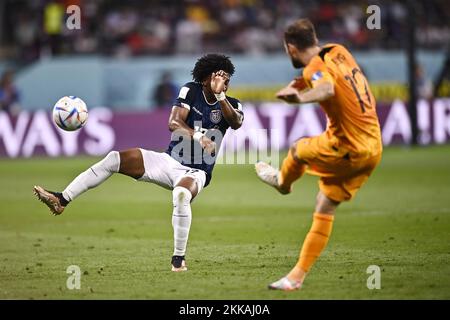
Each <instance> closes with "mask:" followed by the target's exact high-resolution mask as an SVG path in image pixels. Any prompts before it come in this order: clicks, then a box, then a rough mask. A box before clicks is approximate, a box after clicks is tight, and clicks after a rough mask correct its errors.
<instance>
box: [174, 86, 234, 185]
mask: <svg viewBox="0 0 450 320" xmlns="http://www.w3.org/2000/svg"><path fill="white" fill-rule="evenodd" d="M227 100H228V101H229V102H230V104H231V105H232V106H233V108H235V109H236V110H237V111H238V112H239V113H241V114H242V115H243V113H242V105H241V103H240V102H239V100H237V99H234V98H231V97H228V96H227ZM174 106H175V107H179V108H186V109H188V110H189V114H188V116H187V119H186V124H187V125H188V126H189V127H191V128H192V129H194V130H200V131H202V132H204V133H205V135H206V136H208V137H209V138H211V140H213V141H214V142H215V143H216V150H217V151H218V150H219V148H220V144H221V142H222V138H223V137H224V136H225V132H226V131H227V129H228V128H229V127H230V125H229V124H228V122H227V121H226V120H225V118H224V117H223V115H222V111H221V109H220V104H219V102H218V101H217V102H215V103H213V104H210V103H208V101H207V100H206V97H205V94H204V93H203V89H202V84H200V83H196V82H188V83H186V84H185V85H184V86H183V87H182V88H181V89H180V93H179V95H178V98H177V99H176V100H175V103H174ZM166 152H167V153H168V154H169V155H170V156H171V157H172V158H174V159H175V160H177V161H179V162H180V163H181V164H183V165H185V166H187V167H190V168H193V169H200V170H203V171H205V172H206V183H205V186H207V185H208V184H209V182H210V181H211V177H212V171H213V168H214V164H215V162H216V155H214V154H213V155H209V154H208V153H207V152H204V151H203V149H202V147H201V146H200V144H199V143H198V142H197V141H194V140H192V139H186V137H182V136H180V135H177V133H176V132H173V133H172V137H171V141H170V144H169V148H168V149H167V151H166Z"/></svg>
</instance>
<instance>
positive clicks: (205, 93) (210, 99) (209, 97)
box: [202, 88, 217, 104]
mask: <svg viewBox="0 0 450 320" xmlns="http://www.w3.org/2000/svg"><path fill="white" fill-rule="evenodd" d="M202 90H203V96H204V97H205V99H206V102H208V103H209V104H215V103H216V102H217V99H216V96H215V95H214V94H212V93H211V92H210V91H209V90H206V89H205V88H203V89H202Z"/></svg>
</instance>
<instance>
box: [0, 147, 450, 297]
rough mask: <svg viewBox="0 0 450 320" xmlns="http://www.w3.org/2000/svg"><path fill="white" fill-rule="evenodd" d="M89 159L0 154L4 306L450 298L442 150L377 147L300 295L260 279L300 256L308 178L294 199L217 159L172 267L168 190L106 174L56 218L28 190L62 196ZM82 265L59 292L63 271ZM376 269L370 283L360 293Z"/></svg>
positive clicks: (447, 164)
mask: <svg viewBox="0 0 450 320" xmlns="http://www.w3.org/2000/svg"><path fill="white" fill-rule="evenodd" d="M96 161H97V158H87V157H81V158H73V159H70V158H67V159H44V158H33V159H21V160H0V298H1V299H450V147H449V146H445V147H430V148H422V149H407V148H388V149H386V150H385V153H384V157H383V160H382V162H381V164H380V166H379V167H378V168H377V169H376V171H375V172H374V174H373V176H372V177H371V178H370V179H369V181H368V183H367V184H366V185H365V186H364V187H363V188H362V189H361V191H360V192H359V193H358V194H357V197H356V198H355V200H354V201H352V202H349V203H345V204H343V205H342V206H341V207H340V208H339V209H338V212H337V215H336V220H335V224H334V229H333V233H332V236H331V240H330V242H329V245H328V247H327V248H326V250H325V251H324V253H323V254H322V256H321V258H320V259H319V260H318V262H317V263H316V265H315V266H314V267H313V269H312V271H311V273H310V275H309V277H308V278H307V279H306V281H305V283H304V286H303V289H302V290H300V291H296V292H291V293H285V292H274V291H269V290H267V284H268V283H269V282H271V281H274V280H277V279H278V278H279V277H281V276H283V275H285V273H286V272H288V271H289V270H290V268H291V267H292V266H293V265H294V264H295V262H296V261H297V255H298V252H299V248H300V245H301V243H302V241H303V239H304V237H305V234H306V232H307V231H308V229H309V227H310V225H311V217H312V213H313V208H314V201H315V194H316V193H317V190H318V187H317V179H316V178H315V177H309V176H305V177H303V178H302V179H301V180H300V181H299V182H297V183H296V185H295V190H294V192H293V194H291V195H288V196H281V195H278V194H277V193H276V192H275V191H274V190H272V189H271V188H269V187H268V186H266V185H263V184H262V183H260V182H259V181H258V180H257V178H256V176H255V173H254V170H253V167H252V166H251V165H226V166H225V165H218V166H217V168H216V169H215V172H214V173H215V176H214V179H213V181H212V183H211V185H210V186H209V187H208V188H206V189H205V190H204V191H203V192H202V194H201V195H200V196H199V197H198V198H197V199H196V200H195V201H194V203H193V206H192V209H193V221H192V228H191V234H190V240H189V245H188V254H187V263H188V267H189V271H188V272H185V273H172V272H171V271H170V257H171V254H172V226H171V212H172V205H171V193H170V192H168V191H167V190H164V189H161V188H159V187H157V186H155V185H151V184H148V183H143V182H135V181H133V180H132V179H130V178H127V177H124V176H120V175H115V176H113V177H112V178H111V179H110V180H108V181H107V182H106V183H104V184H103V185H101V186H100V187H99V188H97V189H94V190H91V191H90V192H88V193H86V194H84V195H82V196H81V197H80V198H78V199H77V200H76V201H75V202H74V203H72V204H70V206H68V207H67V209H66V211H65V212H64V213H63V215H61V216H58V217H55V216H52V215H50V214H49V211H48V210H47V208H46V207H45V206H44V205H43V204H42V203H40V202H39V201H37V200H36V199H35V198H34V196H33V195H32V187H33V185H34V184H41V185H42V186H45V187H47V188H49V189H59V190H60V189H62V188H63V187H64V186H65V185H66V184H67V183H68V182H69V181H70V180H71V179H72V178H73V177H75V176H76V175H77V174H78V173H79V172H81V171H82V170H84V169H85V168H87V167H88V166H90V165H91V164H92V163H94V162H96ZM69 265H78V266H79V267H80V268H81V271H82V275H81V289H80V290H68V289H67V287H66V280H67V277H68V276H69V275H68V274H66V269H67V267H68V266H69ZM369 265H378V266H380V268H381V270H382V272H381V289H380V290H369V289H368V288H367V287H366V281H367V278H368V276H369V275H368V274H367V273H366V269H367V267H368V266H369Z"/></svg>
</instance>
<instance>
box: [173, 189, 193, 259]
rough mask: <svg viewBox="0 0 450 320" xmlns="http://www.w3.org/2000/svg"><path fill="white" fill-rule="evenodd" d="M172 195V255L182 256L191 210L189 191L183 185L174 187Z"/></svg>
mask: <svg viewBox="0 0 450 320" xmlns="http://www.w3.org/2000/svg"><path fill="white" fill-rule="evenodd" d="M172 195H173V213H172V226H173V239H174V250H173V255H174V256H184V255H185V253H186V246H187V241H188V237H189V229H190V228H191V220H192V212H191V199H192V194H191V192H190V191H189V190H188V189H186V188H184V187H175V188H174V189H173V192H172Z"/></svg>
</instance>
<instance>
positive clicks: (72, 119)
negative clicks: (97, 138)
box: [53, 96, 88, 131]
mask: <svg viewBox="0 0 450 320" xmlns="http://www.w3.org/2000/svg"><path fill="white" fill-rule="evenodd" d="M87 120H88V108H87V106H86V103H85V102H84V101H83V100H82V99H80V98H78V97H75V96H65V97H62V98H61V99H59V100H58V102H56V104H55V106H54V107H53V121H54V122H55V123H56V125H57V126H58V127H60V128H61V129H63V130H66V131H75V130H78V129H80V128H82V127H83V126H84V125H85V124H86V122H87Z"/></svg>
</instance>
